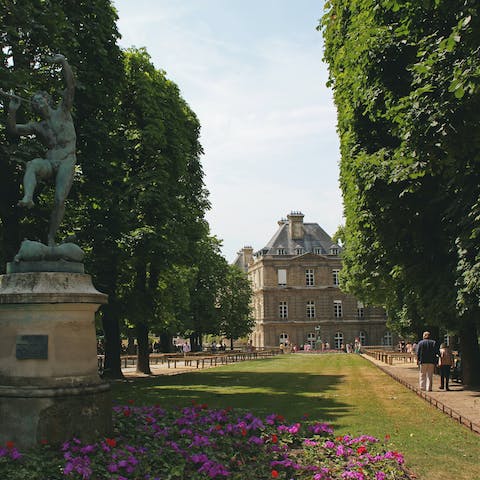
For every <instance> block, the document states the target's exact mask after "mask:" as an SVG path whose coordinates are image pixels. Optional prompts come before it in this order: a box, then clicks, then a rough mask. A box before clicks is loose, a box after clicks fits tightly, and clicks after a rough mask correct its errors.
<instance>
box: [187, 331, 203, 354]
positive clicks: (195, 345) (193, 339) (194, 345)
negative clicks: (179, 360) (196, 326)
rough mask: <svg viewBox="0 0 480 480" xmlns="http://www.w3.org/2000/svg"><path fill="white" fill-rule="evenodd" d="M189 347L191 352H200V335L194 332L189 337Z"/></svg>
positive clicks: (201, 346) (201, 347) (201, 348)
mask: <svg viewBox="0 0 480 480" xmlns="http://www.w3.org/2000/svg"><path fill="white" fill-rule="evenodd" d="M190 347H191V349H192V352H201V351H202V350H203V345H202V334H201V333H200V332H194V333H192V334H191V335H190Z"/></svg>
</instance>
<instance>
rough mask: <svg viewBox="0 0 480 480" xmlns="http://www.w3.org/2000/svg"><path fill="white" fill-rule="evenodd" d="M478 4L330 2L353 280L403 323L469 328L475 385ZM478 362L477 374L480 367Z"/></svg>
mask: <svg viewBox="0 0 480 480" xmlns="http://www.w3.org/2000/svg"><path fill="white" fill-rule="evenodd" d="M479 9H480V7H479V5H478V2H476V1H473V0H467V1H453V2H452V1H446V0H426V1H422V2H416V1H397V0H384V1H382V2H376V1H373V0H331V1H329V2H327V9H326V13H325V15H324V17H323V20H322V28H323V32H324V38H325V59H326V61H327V62H328V64H329V69H330V80H329V82H330V85H331V86H332V87H333V89H334V98H335V103H336V105H337V109H338V132H339V135H340V140H341V157H342V158H341V187H342V191H343V196H344V206H345V219H346V223H345V226H344V228H343V229H342V232H341V236H342V240H343V241H344V247H345V249H344V265H345V267H344V269H343V271H342V275H343V278H342V282H343V285H344V287H345V288H346V289H347V290H348V291H350V292H352V293H354V294H356V295H357V296H359V297H360V298H362V299H364V300H366V301H369V302H371V303H377V304H383V305H386V306H387V309H388V313H389V317H390V321H391V322H393V323H396V325H397V327H400V328H403V329H405V330H408V329H410V330H416V329H417V330H418V329H420V328H421V326H425V325H430V326H432V325H437V326H441V327H445V328H447V329H448V330H449V331H450V332H453V333H458V334H459V335H460V341H461V348H462V355H463V358H464V360H465V363H464V364H465V366H466V369H465V377H466V378H465V379H466V381H467V382H469V383H478V381H479V380H480V376H479V375H478V371H479V368H478V366H479V351H478V343H477V327H478V318H479V315H478V313H479V312H478V309H479V304H480V295H479V293H480V291H479V290H478V288H477V287H478V278H477V276H476V275H475V273H476V271H477V270H478V268H479V267H478V265H479V263H478V262H479V260H480V257H479V249H478V246H479V243H478V240H477V236H478V229H477V226H476V220H477V218H478V214H477V212H478V197H479V195H478V194H479V193H480V192H479V191H478V189H479V185H480V184H479V181H478V180H479V178H478V176H479V174H480V169H479V160H480V150H479V148H478V147H479V141H480V131H479V130H478V128H475V126H478V123H479V119H480V118H479V116H480V110H479V108H478V107H479V101H480V75H479V73H480V57H479V55H478V53H479V49H480V33H479V32H480V30H479V24H480V18H479V14H480V11H479ZM475 370H476V373H475Z"/></svg>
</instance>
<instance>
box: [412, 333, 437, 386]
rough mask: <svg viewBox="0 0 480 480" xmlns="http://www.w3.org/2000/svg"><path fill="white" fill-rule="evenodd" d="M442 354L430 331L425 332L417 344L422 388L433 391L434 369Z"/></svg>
mask: <svg viewBox="0 0 480 480" xmlns="http://www.w3.org/2000/svg"><path fill="white" fill-rule="evenodd" d="M439 355H440V352H439V349H438V346H437V342H436V341H435V340H432V339H431V338H430V332H423V339H422V340H420V341H419V342H418V345H417V365H419V367H420V374H419V375H420V376H419V383H420V390H423V391H425V390H426V391H428V392H431V391H432V386H433V371H434V370H435V365H437V362H438V357H439Z"/></svg>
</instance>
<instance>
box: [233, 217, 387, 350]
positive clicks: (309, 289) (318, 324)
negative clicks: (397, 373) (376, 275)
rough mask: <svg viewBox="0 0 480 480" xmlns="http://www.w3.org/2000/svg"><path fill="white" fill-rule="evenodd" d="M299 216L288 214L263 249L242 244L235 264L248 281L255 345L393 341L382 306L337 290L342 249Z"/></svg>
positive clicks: (377, 342) (334, 345) (365, 343)
mask: <svg viewBox="0 0 480 480" xmlns="http://www.w3.org/2000/svg"><path fill="white" fill-rule="evenodd" d="M303 218H304V215H303V214H302V213H301V212H292V213H290V215H288V217H287V219H282V220H280V221H279V222H278V230H277V231H276V233H275V234H274V236H273V237H272V239H271V240H270V241H269V242H268V243H267V245H266V246H265V247H264V248H262V249H261V250H258V251H257V252H254V250H253V248H252V247H250V246H249V247H244V248H243V249H242V250H240V252H238V256H237V258H236V260H235V262H234V264H236V265H237V266H239V267H240V268H242V269H243V270H244V271H246V272H247V274H248V276H249V278H250V280H251V283H252V288H253V312H254V317H255V319H256V326H255V329H254V331H253V332H252V334H251V340H252V343H253V345H254V346H255V347H275V346H279V345H280V344H290V345H294V344H297V345H298V346H301V345H305V344H310V345H312V346H315V344H316V345H317V346H318V345H319V344H320V340H321V342H322V343H323V344H324V345H325V344H326V343H328V344H329V345H330V348H340V346H341V345H342V344H347V343H352V344H353V342H354V340H355V339H356V338H358V339H360V342H361V343H362V345H392V344H393V338H392V334H391V333H390V332H389V331H388V330H387V327H386V316H385V312H384V310H383V309H382V308H379V307H369V306H364V305H363V304H362V303H361V302H360V301H358V300H357V299H356V298H354V297H353V296H352V295H349V294H346V293H344V292H342V291H341V290H340V288H339V282H338V275H339V272H340V270H341V268H342V260H341V255H340V253H341V248H340V247H339V246H338V245H336V244H335V243H334V242H333V241H332V239H331V238H330V236H329V235H328V234H327V233H326V232H325V231H324V230H323V229H322V228H321V227H320V226H319V225H318V224H317V223H304V222H303Z"/></svg>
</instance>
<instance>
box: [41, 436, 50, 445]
mask: <svg viewBox="0 0 480 480" xmlns="http://www.w3.org/2000/svg"><path fill="white" fill-rule="evenodd" d="M40 443H41V444H42V445H48V440H47V439H46V438H42V439H41V440H40Z"/></svg>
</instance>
